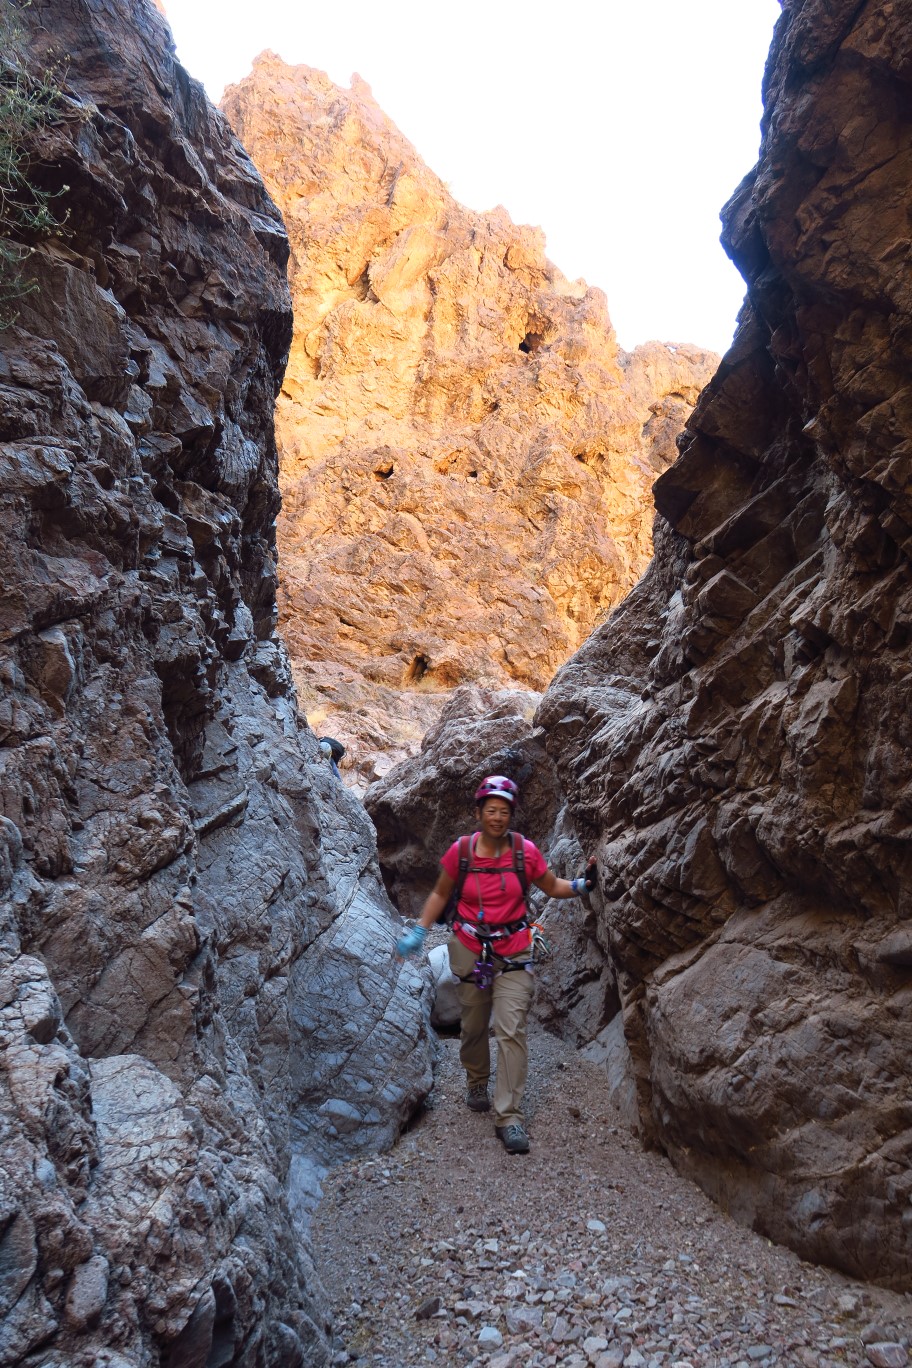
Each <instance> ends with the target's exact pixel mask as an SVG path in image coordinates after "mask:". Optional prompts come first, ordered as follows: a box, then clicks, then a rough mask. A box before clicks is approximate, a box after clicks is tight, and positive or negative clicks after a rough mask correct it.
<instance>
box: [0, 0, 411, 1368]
mask: <svg viewBox="0 0 912 1368" xmlns="http://www.w3.org/2000/svg"><path fill="white" fill-rule="evenodd" d="M21 18H22V23H23V25H24V26H26V29H27V33H26V38H25V40H24V41H25V42H27V44H28V51H27V54H26V55H25V56H23V58H22V62H23V63H24V64H25V66H27V67H28V69H29V70H30V71H31V72H33V73H37V72H41V71H43V70H44V69H46V68H48V67H50V68H53V69H54V70H55V71H56V73H57V76H56V78H55V79H57V80H58V81H61V82H62V88H61V90H60V93H59V96H58V97H57V99H56V100H55V101H54V103H53V105H52V108H51V113H50V118H49V122H48V125H47V127H46V128H45V129H44V130H43V132H41V133H40V136H39V142H38V144H37V146H36V148H35V150H34V156H33V159H32V168H31V175H32V177H33V179H34V180H35V181H36V183H40V184H42V185H43V186H46V187H47V188H48V189H50V190H51V191H53V192H55V193H56V192H59V198H58V199H56V200H54V201H53V203H54V205H55V207H56V208H57V209H58V210H59V216H60V217H61V218H63V217H64V216H65V229H64V231H63V232H62V233H61V234H60V235H59V236H58V237H56V238H52V239H49V240H46V241H43V242H40V243H38V244H37V246H36V250H35V253H34V255H33V256H32V257H31V259H30V260H29V262H28V271H29V274H30V276H31V277H32V279H33V281H34V287H35V288H34V289H33V290H32V292H31V293H28V294H26V295H25V296H24V297H23V298H21V299H20V300H19V302H18V305H17V308H18V318H17V320H16V323H15V326H13V327H12V328H10V329H8V330H7V331H6V332H5V333H4V334H3V336H2V355H0V439H2V447H0V586H2V588H0V671H2V681H3V689H2V697H0V898H2V901H0V1039H2V1042H3V1046H4V1054H3V1060H4V1071H3V1074H2V1078H0V1131H2V1137H3V1144H2V1158H0V1315H2V1328H0V1363H2V1364H10V1365H12V1364H14V1363H15V1364H19V1363H35V1364H38V1363H39V1362H40V1363H41V1364H42V1365H51V1364H55V1365H63V1364H66V1365H68V1368H77V1366H78V1365H86V1366H87V1365H89V1364H91V1365H102V1364H104V1365H108V1368H128V1366H129V1368H154V1365H160V1364H170V1365H174V1366H175V1368H176V1365H178V1364H180V1365H187V1364H203V1363H209V1364H214V1363H216V1362H217V1363H219V1364H225V1365H227V1364H236V1365H241V1364H245V1365H248V1364H254V1363H256V1364H263V1365H275V1366H276V1368H278V1365H282V1368H293V1366H294V1365H300V1364H303V1363H307V1364H308V1365H310V1364H320V1363H324V1362H328V1358H329V1349H328V1347H327V1340H326V1326H325V1312H324V1306H323V1301H322V1294H321V1292H320V1288H319V1284H318V1282H317V1280H316V1278H315V1277H314V1274H313V1269H312V1267H311V1262H310V1256H309V1252H308V1251H309V1244H308V1236H307V1230H306V1224H307V1213H308V1209H309V1204H310V1203H311V1202H312V1201H313V1198H314V1185H315V1182H316V1179H317V1177H318V1174H319V1166H320V1164H322V1163H325V1162H328V1161H330V1160H331V1159H332V1157H333V1156H334V1155H335V1154H340V1155H344V1154H347V1153H350V1152H351V1151H352V1150H353V1149H356V1148H359V1147H360V1148H366V1147H371V1146H375V1145H378V1144H382V1143H387V1142H389V1141H390V1140H391V1139H392V1138H393V1137H394V1136H395V1134H396V1132H397V1130H398V1128H399V1126H400V1125H401V1123H402V1121H403V1120H404V1118H405V1117H407V1116H408V1115H409V1114H410V1112H411V1110H412V1109H413V1108H414V1105H415V1103H416V1101H417V1100H418V1099H419V1098H420V1097H421V1096H422V1095H423V1093H424V1092H425V1091H426V1090H427V1088H428V1087H429V1085H430V1046H429V1042H428V1039H427V1034H426V1029H425V1017H426V1007H427V1004H426V1001H424V997H423V995H424V994H425V992H426V990H425V988H424V986H423V984H422V981H421V978H420V975H419V974H418V972H417V971H416V970H415V969H413V968H411V967H407V968H406V969H405V970H404V971H402V970H399V969H397V968H396V967H395V966H394V963H393V959H392V954H391V950H392V945H393V941H394V936H395V933H394V929H393V925H392V921H391V908H390V905H389V903H388V901H387V899H386V896H385V893H384V891H383V888H382V884H381V881H380V878H379V870H378V866H377V862H376V857H375V848H374V841H373V833H372V829H371V827H370V823H369V822H368V821H367V819H366V817H365V815H364V813H363V810H362V809H361V808H360V806H359V805H358V804H357V803H355V801H354V800H353V799H351V798H350V797H349V796H348V795H346V793H345V791H344V790H343V788H342V786H341V785H340V784H339V783H338V782H337V781H336V780H335V779H334V778H333V777H332V775H331V773H330V772H329V770H328V769H327V767H326V766H325V764H324V763H323V762H322V761H321V760H320V758H319V755H318V748H317V744H316V740H315V738H314V736H313V734H312V733H311V732H310V731H309V730H308V729H307V727H306V725H305V724H304V723H303V722H302V721H301V719H300V717H299V715H298V713H297V710H296V706H295V696H294V690H293V687H292V683H291V676H290V671H289V668H288V663H287V658H286V655H285V650H284V647H283V645H282V643H281V641H280V640H279V639H278V638H277V637H276V635H275V633H274V623H275V616H276V608H275V590H276V564H275V545H274V530H273V527H274V519H275V515H276V512H277V510H278V504H279V499H278V492H277V484H276V474H277V461H276V451H275V444H274V438H273V427H272V407H273V400H274V395H275V392H276V389H277V387H278V384H279V382H280V379H281V375H282V367H283V364H284V359H285V353H286V349H287V347H288V343H289V340H290V337H291V312H290V301H289V296H288V292H287V286H286V282H285V274H284V271H285V264H286V260H287V255H288V246H287V240H286V237H285V233H284V230H283V227H282V224H281V220H280V218H279V215H278V213H277V212H276V210H275V208H274V206H273V204H272V203H271V201H270V200H269V198H268V196H267V194H266V193H265V191H264V189H263V186H262V183H261V181H260V180H259V178H258V176H257V175H256V173H255V171H254V169H253V167H252V166H251V164H250V162H249V161H248V159H247V157H246V155H245V154H244V152H243V151H242V149H241V147H240V146H239V144H238V143H237V141H236V140H235V138H234V137H233V135H232V134H231V132H230V130H229V128H228V126H227V124H226V123H225V121H224V120H223V118H222V117H221V116H220V115H219V114H218V113H217V112H216V111H214V110H213V109H212V108H211V107H210V106H209V105H208V104H207V102H206V99H205V97H204V95H203V93H202V90H201V88H200V87H199V86H197V85H196V84H194V83H193V82H191V81H190V80H189V79H188V77H187V76H186V74H185V73H184V72H183V71H182V69H181V68H180V67H179V66H178V65H177V63H176V62H175V59H174V55H173V50H172V48H171V44H170V39H169V35H168V32H167V29H166V27H165V25H164V23H163V21H162V19H161V18H160V17H159V15H158V14H157V13H156V12H155V10H154V9H153V8H152V6H151V5H148V4H145V3H132V4H128V3H127V0H79V3H76V0H55V3H54V4H53V6H52V5H49V4H44V3H40V2H39V3H35V4H33V5H31V6H30V7H28V8H25V9H23V11H22V16H21ZM4 62H5V63H8V64H12V66H13V67H15V66H16V63H17V59H16V57H15V55H14V54H11V53H9V52H7V53H5V54H4ZM18 74H19V78H20V79H21V80H23V81H25V82H27V80H28V78H27V77H26V76H25V75H24V74H23V67H22V66H20V67H19V70H18Z"/></svg>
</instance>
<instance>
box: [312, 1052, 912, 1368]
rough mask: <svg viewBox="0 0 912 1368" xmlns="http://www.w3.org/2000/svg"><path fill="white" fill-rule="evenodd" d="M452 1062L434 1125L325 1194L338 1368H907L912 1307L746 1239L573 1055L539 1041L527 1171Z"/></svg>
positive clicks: (445, 1069) (323, 1235)
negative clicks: (466, 1099)
mask: <svg viewBox="0 0 912 1368" xmlns="http://www.w3.org/2000/svg"><path fill="white" fill-rule="evenodd" d="M458 1054H459V1041H458V1039H457V1038H456V1037H444V1038H442V1039H441V1041H440V1061H439V1066H438V1075H437V1086H436V1089H435V1093H434V1095H433V1096H432V1098H431V1099H430V1101H431V1105H430V1106H429V1107H428V1108H427V1110H426V1111H425V1112H424V1114H423V1116H422V1117H421V1119H420V1120H419V1121H418V1122H417V1123H416V1124H415V1125H414V1126H413V1128H412V1129H411V1130H409V1131H408V1132H407V1133H406V1134H405V1135H403V1137H402V1138H401V1139H400V1141H399V1144H398V1145H397V1146H396V1148H395V1149H394V1150H392V1151H391V1152H390V1153H389V1154H386V1155H384V1156H383V1157H382V1159H381V1160H380V1162H379V1163H377V1162H376V1161H373V1160H364V1159H362V1160H360V1161H358V1160H355V1161H352V1162H350V1163H348V1164H346V1165H344V1166H342V1167H340V1168H338V1169H335V1170H333V1171H332V1172H331V1173H330V1174H329V1175H328V1177H327V1178H326V1180H325V1184H324V1195H323V1200H322V1202H321V1204H320V1207H319V1208H318V1210H317V1213H316V1216H315V1221H314V1242H315V1249H316V1254H317V1260H318V1267H319V1268H320V1269H321V1274H322V1280H323V1282H324V1285H325V1287H326V1288H327V1290H328V1293H329V1295H330V1296H331V1298H332V1304H333V1308H334V1333H335V1337H336V1338H335V1344H334V1349H336V1354H335V1356H334V1362H336V1363H339V1364H341V1363H347V1362H357V1364H358V1368H426V1365H428V1364H434V1365H436V1368H774V1365H775V1366H776V1368H859V1366H860V1365H868V1366H869V1368H909V1364H910V1359H909V1353H908V1347H909V1344H910V1343H912V1297H905V1296H902V1295H900V1294H898V1293H892V1292H887V1291H884V1290H883V1289H880V1288H876V1287H869V1286H866V1285H865V1284H863V1283H858V1282H854V1281H852V1280H851V1279H850V1278H846V1277H842V1276H841V1275H840V1274H838V1273H835V1272H833V1271H832V1270H831V1269H824V1268H815V1267H813V1266H812V1265H809V1264H806V1263H803V1262H802V1261H801V1260H800V1259H799V1258H798V1257H797V1256H796V1255H795V1254H793V1253H791V1252H790V1251H789V1250H787V1249H783V1248H780V1247H778V1246H776V1245H773V1244H770V1243H769V1241H767V1240H765V1239H763V1238H762V1237H760V1236H758V1235H755V1234H753V1233H752V1232H751V1231H749V1230H747V1229H745V1228H744V1227H742V1226H739V1225H736V1224H735V1223H734V1221H732V1220H730V1219H729V1218H728V1217H727V1216H726V1215H725V1214H724V1213H723V1212H722V1211H721V1210H719V1209H718V1208H717V1207H715V1206H714V1205H713V1203H712V1202H710V1200H709V1199H708V1198H707V1197H706V1196H705V1195H704V1194H703V1193H702V1192H700V1190H699V1189H698V1188H696V1187H694V1186H693V1185H692V1184H691V1183H689V1182H688V1181H687V1180H686V1179H684V1178H682V1177H681V1176H680V1175H679V1174H678V1173H676V1172H675V1170H674V1169H673V1168H672V1167H671V1165H670V1164H669V1163H668V1161H667V1160H666V1159H664V1158H663V1157H661V1156H660V1155H658V1154H655V1153H646V1152H644V1151H643V1150H642V1149H641V1148H640V1146H639V1145H638V1144H637V1143H636V1142H635V1141H634V1140H633V1138H632V1137H631V1136H630V1135H629V1134H628V1133H627V1132H626V1131H625V1130H624V1128H623V1125H622V1123H621V1119H620V1117H619V1116H618V1115H617V1113H616V1112H615V1111H614V1110H613V1109H612V1107H611V1105H610V1103H609V1102H608V1101H607V1099H605V1098H604V1085H603V1081H602V1075H601V1074H600V1072H599V1070H598V1069H597V1067H596V1066H595V1065H592V1064H589V1063H588V1062H586V1061H585V1060H583V1059H582V1058H581V1057H580V1056H579V1055H578V1054H577V1053H576V1051H574V1050H573V1049H572V1048H571V1047H570V1046H569V1045H567V1044H566V1043H564V1042H561V1041H560V1040H557V1039H556V1038H555V1037H553V1036H550V1035H548V1034H546V1033H545V1032H543V1031H541V1030H540V1029H539V1028H537V1027H533V1028H532V1030H531V1031H530V1077H529V1085H528V1088H527V1093H526V1108H527V1122H528V1127H529V1133H530V1136H531V1139H532V1149H531V1152H530V1153H529V1154H528V1155H522V1156H517V1155H508V1154H506V1152H505V1151H504V1150H503V1147H502V1146H501V1145H500V1144H499V1142H498V1141H497V1140H496V1138H495V1136H494V1131H493V1122H492V1119H491V1117H490V1115H486V1114H485V1113H475V1112H470V1111H469V1110H468V1108H466V1107H465V1105H464V1103H463V1092H464V1090H463V1079H462V1070H461V1069H460V1066H459V1058H458ZM573 1108H576V1109H577V1110H578V1112H579V1116H576V1117H575V1116H574V1115H573V1110H572V1109H573ZM381 1178H382V1181H379V1180H380V1179H381ZM593 1199H595V1200H593ZM593 1207H595V1210H596V1211H597V1212H598V1213H599V1214H598V1216H595V1215H593V1214H592V1211H593ZM340 1345H344V1346H345V1350H344V1351H343V1350H340V1349H339V1346H340ZM343 1355H344V1356H343Z"/></svg>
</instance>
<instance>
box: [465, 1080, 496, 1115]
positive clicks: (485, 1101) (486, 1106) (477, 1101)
mask: <svg viewBox="0 0 912 1368" xmlns="http://www.w3.org/2000/svg"><path fill="white" fill-rule="evenodd" d="M466 1106H467V1107H468V1108H469V1110H470V1111H490V1110H491V1099H490V1098H489V1097H488V1085H487V1083H473V1085H472V1087H471V1088H469V1090H468V1092H467V1093H466Z"/></svg>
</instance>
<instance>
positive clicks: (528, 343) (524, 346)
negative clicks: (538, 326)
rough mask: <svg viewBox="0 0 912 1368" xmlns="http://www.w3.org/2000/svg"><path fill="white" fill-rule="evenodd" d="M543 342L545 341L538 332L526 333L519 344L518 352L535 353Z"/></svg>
mask: <svg viewBox="0 0 912 1368" xmlns="http://www.w3.org/2000/svg"><path fill="white" fill-rule="evenodd" d="M544 340H545V339H544V338H543V337H542V335H541V333H539V332H527V333H526V335H525V337H524V338H523V340H522V341H521V342H520V344H519V350H520V351H521V352H526V353H527V354H531V353H532V352H537V351H538V349H539V347H541V346H542V344H543V343H544Z"/></svg>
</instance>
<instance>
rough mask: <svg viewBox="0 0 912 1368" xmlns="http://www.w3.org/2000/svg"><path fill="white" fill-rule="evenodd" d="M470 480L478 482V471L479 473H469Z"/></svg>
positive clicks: (471, 471)
mask: <svg viewBox="0 0 912 1368" xmlns="http://www.w3.org/2000/svg"><path fill="white" fill-rule="evenodd" d="M469 479H470V480H477V479H478V471H477V470H470V471H469Z"/></svg>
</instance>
